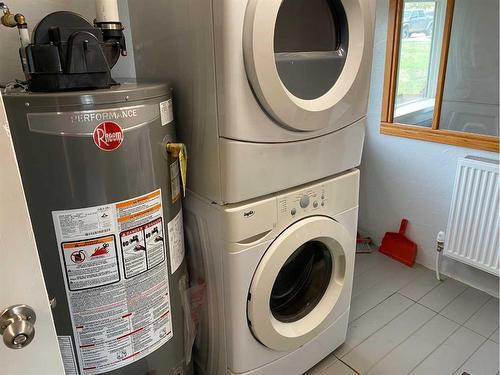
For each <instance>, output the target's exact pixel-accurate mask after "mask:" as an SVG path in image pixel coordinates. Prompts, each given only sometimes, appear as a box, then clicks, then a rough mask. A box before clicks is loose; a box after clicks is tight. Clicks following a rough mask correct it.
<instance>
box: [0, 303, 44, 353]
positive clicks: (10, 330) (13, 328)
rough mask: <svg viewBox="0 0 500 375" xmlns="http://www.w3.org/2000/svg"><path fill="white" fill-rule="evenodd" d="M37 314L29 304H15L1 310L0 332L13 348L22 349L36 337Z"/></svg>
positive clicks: (5, 342)
mask: <svg viewBox="0 0 500 375" xmlns="http://www.w3.org/2000/svg"><path fill="white" fill-rule="evenodd" d="M35 321H36V314H35V312H34V311H33V309H32V308H31V307H30V306H28V305H14V306H10V307H8V308H6V309H5V310H3V311H1V314H0V334H1V335H2V336H3V342H4V344H5V345H6V346H7V347H8V348H11V349H22V348H24V347H25V346H27V345H28V344H29V343H30V342H31V341H33V338H34V337H35Z"/></svg>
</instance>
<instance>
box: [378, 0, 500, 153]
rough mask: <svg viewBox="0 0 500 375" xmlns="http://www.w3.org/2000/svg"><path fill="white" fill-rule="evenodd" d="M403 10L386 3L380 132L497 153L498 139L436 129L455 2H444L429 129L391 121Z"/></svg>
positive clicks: (397, 2)
mask: <svg viewBox="0 0 500 375" xmlns="http://www.w3.org/2000/svg"><path fill="white" fill-rule="evenodd" d="M403 7H404V0H389V20H388V33H387V51H386V63H385V78H384V96H383V99H382V119H381V124H380V133H381V134H386V135H392V136H398V137H405V138H412V139H418V140H423V141H430V142H438V143H445V144H450V145H456V146H462V147H469V148H475V149H480V150H486V151H493V152H499V137H495V136H490V135H482V134H474V133H467V132H461V131H455V130H443V129H440V128H439V123H440V120H441V108H442V102H443V92H444V85H445V79H446V68H447V64H448V51H449V47H450V38H451V30H452V24H453V11H454V9H455V0H446V14H445V21H444V29H443V43H442V48H441V57H440V63H439V64H440V65H439V75H438V80H437V89H436V99H435V105H434V114H433V119H432V128H426V127H422V126H416V125H410V124H401V123H397V122H394V108H395V100H396V86H397V77H398V67H399V52H400V44H401V43H400V41H401V38H400V35H401V24H402V18H403Z"/></svg>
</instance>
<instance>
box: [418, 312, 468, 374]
mask: <svg viewBox="0 0 500 375" xmlns="http://www.w3.org/2000/svg"><path fill="white" fill-rule="evenodd" d="M422 306H423V305H422ZM436 315H440V316H443V315H441V314H439V313H436ZM444 318H446V317H444ZM446 319H448V318H446ZM448 320H451V319H448ZM451 321H452V320H451ZM453 323H456V322H453ZM461 327H462V326H461V325H458V327H457V328H455V329H454V330H453V331H452V332H451V333H450V334H449V335H448V336H446V338H445V339H444V340H443V342H442V343H441V344H439V345H438V346H437V347H436V349H434V350H433V351H432V352H430V353H429V354H427V355H426V356H425V357H424V358H422V360H421V361H420V362H418V363H417V364H416V365H415V366H414V367H413V368H412V369H411V370H410V371H409V372H408V374H411V373H412V372H413V371H414V370H415V369H416V368H417V367H418V366H419V365H420V364H421V363H423V362H424V361H425V360H426V359H427V358H429V357H430V356H431V355H432V354H433V353H434V352H435V351H436V350H438V349H439V348H440V347H441V346H443V344H444V343H445V342H446V340H448V339H449V338H450V337H451V336H453V335H454V334H455V332H457V331H458V330H459V329H460V328H461Z"/></svg>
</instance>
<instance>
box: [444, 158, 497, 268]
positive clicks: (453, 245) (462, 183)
mask: <svg viewBox="0 0 500 375" xmlns="http://www.w3.org/2000/svg"><path fill="white" fill-rule="evenodd" d="M498 167H499V165H498V161H496V160H490V159H484V158H477V157H472V156H468V157H466V158H460V159H459V161H458V167H457V174H456V177H455V187H454V189H453V197H452V200H451V209H450V216H449V218H448V228H447V230H446V240H445V249H444V254H445V255H446V256H448V257H450V258H453V259H456V260H458V261H460V262H463V263H466V264H469V265H471V266H474V267H477V268H479V269H482V270H484V271H487V272H489V273H492V274H494V275H497V276H499V273H500V271H499V253H500V250H499V247H498V246H499V243H498V236H499V218H498V216H499V208H498V205H499V201H498V198H499V193H500V192H499V177H500V176H499V171H498Z"/></svg>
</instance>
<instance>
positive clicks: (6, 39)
mask: <svg viewBox="0 0 500 375" xmlns="http://www.w3.org/2000/svg"><path fill="white" fill-rule="evenodd" d="M5 3H6V4H7V5H8V6H9V7H10V10H11V12H13V13H22V14H24V15H25V16H26V20H27V22H28V27H29V30H30V32H32V31H33V28H34V27H35V26H36V24H37V23H38V22H39V21H40V20H41V19H42V18H43V17H45V16H46V15H47V14H49V13H52V12H55V11H59V10H68V11H72V12H75V13H78V14H80V15H82V16H83V17H84V18H86V19H87V20H88V21H89V22H91V23H92V22H93V20H94V18H95V2H94V0H10V1H9V0H6V1H5ZM119 11H120V17H121V18H122V19H121V21H122V23H123V24H124V25H125V27H126V28H125V38H126V41H127V46H128V53H129V55H128V56H127V57H121V58H120V60H119V61H118V63H117V64H116V66H115V67H114V68H113V71H112V75H113V77H114V78H122V77H123V78H126V77H134V76H135V65H134V54H133V51H134V49H133V47H132V40H131V35H130V28H129V27H128V24H129V20H128V7H127V0H119ZM0 46H1V54H0V83H2V84H5V83H7V82H10V81H12V80H14V79H16V78H17V79H20V80H24V74H23V70H22V67H21V61H20V59H19V37H18V32H17V28H12V29H9V28H6V27H4V26H1V25H0Z"/></svg>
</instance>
